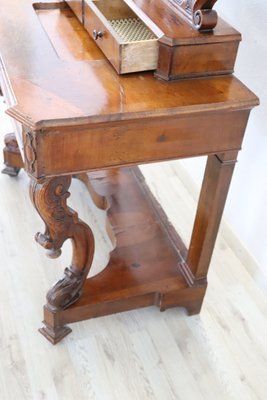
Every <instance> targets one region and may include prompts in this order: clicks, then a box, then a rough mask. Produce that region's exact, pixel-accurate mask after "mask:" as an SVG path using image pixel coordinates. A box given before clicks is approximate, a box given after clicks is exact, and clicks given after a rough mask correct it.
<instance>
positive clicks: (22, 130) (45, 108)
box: [0, 0, 258, 344]
mask: <svg viewBox="0 0 267 400" xmlns="http://www.w3.org/2000/svg"><path fill="white" fill-rule="evenodd" d="M33 3H34V2H33V1H32V0H13V1H12V2H10V1H8V0H3V1H2V4H1V9H0V52H1V71H0V75H1V78H0V79H1V88H2V92H3V94H4V96H5V99H6V102H7V104H8V110H7V114H8V115H9V116H10V117H11V118H12V121H13V123H14V131H15V133H14V134H10V135H8V136H7V137H6V139H5V149H4V157H5V164H6V168H5V170H4V171H3V172H5V173H7V174H8V175H11V176H16V175H17V173H18V172H19V169H20V168H25V170H26V171H27V173H28V175H29V177H30V180H31V184H30V196H31V199H32V202H33V205H34V206H35V208H36V210H37V212H38V213H39V214H40V216H41V217H42V219H43V221H44V222H45V225H46V229H45V232H44V233H38V234H37V235H36V240H37V242H38V243H39V244H41V245H42V246H43V247H44V248H45V249H47V252H48V256H49V257H52V258H53V257H58V256H59V255H60V252H61V250H60V249H61V247H62V245H63V243H64V241H65V240H67V239H71V240H72V243H73V258H72V261H71V263H70V266H66V267H67V268H66V270H65V274H64V277H63V278H62V280H60V281H59V282H58V283H56V285H55V286H53V287H52V288H51V289H50V290H49V291H48V294H47V304H46V305H45V307H44V327H43V328H42V329H41V330H40V331H41V333H42V334H43V335H44V336H45V337H46V338H47V339H48V340H50V341H51V342H52V343H53V344H55V343H57V342H59V341H60V340H61V339H62V338H63V337H64V336H66V335H67V334H68V333H69V332H70V331H71V330H70V328H69V327H68V326H67V325H66V324H68V323H72V322H76V321H81V320H84V319H88V318H91V317H97V316H100V315H107V314H110V313H115V312H120V311H124V310H130V309H134V308H138V307H145V306H149V305H156V306H158V307H159V308H160V310H165V309H167V308H169V307H176V306H181V307H185V308H186V309H187V311H188V313H189V314H196V313H199V312H200V309H201V305H202V302H203V298H204V295H205V291H206V288H207V272H208V268H209V263H210V259H211V256H212V251H213V247H214V243H215V240H216V236H217V232H218V228H219V224H220V220H221V216H222V213H223V209H224V204H225V200H226V197H227V192H228V189H229V185H230V181H231V177H232V173H233V169H234V166H235V163H236V160H237V155H238V152H239V150H240V149H241V144H242V140H243V136H244V132H245V128H246V125H247V121H248V117H249V113H250V111H251V109H252V108H253V107H254V106H256V105H257V104H258V99H257V97H256V96H255V95H254V94H253V93H252V92H251V91H250V90H249V89H247V88H246V87H245V86H244V85H243V84H242V83H241V82H240V81H239V80H238V79H236V78H235V77H234V76H233V75H231V74H230V72H231V71H228V72H227V74H226V75H225V76H213V77H203V78H195V79H187V80H174V81H171V82H168V81H167V80H160V79H156V78H155V76H154V73H153V72H138V73H133V74H126V75H119V74H118V73H117V72H116V71H115V69H114V68H113V66H112V65H111V64H110V63H109V62H108V61H107V59H106V57H105V55H104V54H103V53H102V52H101V50H100V49H99V48H98V47H97V46H96V44H95V42H94V40H93V39H91V38H90V36H89V35H88V32H87V31H86V30H85V29H84V28H83V26H82V25H81V23H80V22H79V21H78V19H77V18H76V17H75V15H74V14H73V12H72V11H71V9H70V8H69V7H68V6H67V4H66V3H65V2H62V1H45V3H39V4H35V5H34V6H33ZM68 3H70V6H72V7H73V9H76V11H77V7H78V8H79V7H80V4H79V2H70V1H69V2H68ZM135 3H136V4H137V5H138V3H139V5H140V4H141V3H144V2H141V1H139V2H135ZM213 3H214V2H213ZM158 4H159V3H158ZM79 9H80V8H79ZM150 11H151V9H150ZM82 18H83V17H82V14H81V18H80V19H81V20H82ZM185 24H187V22H186V21H185ZM219 24H221V25H220V26H221V28H220V29H225V30H227V29H229V28H228V27H226V25H222V24H223V23H222V22H220V23H219ZM189 28H190V29H191V31H192V33H191V35H192V36H194V35H195V36H197V35H200V33H198V32H196V31H195V30H194V29H193V28H191V27H189ZM189 28H186V29H189ZM216 32H217V31H216V30H215V35H216V34H217V33H216ZM233 36H234V41H235V43H236V41H238V40H239V38H238V35H237V34H236V33H234V34H233ZM194 40H195V39H194ZM201 40H202V39H201ZM216 40H217V39H216ZM231 46H232V45H231ZM235 46H236V45H235ZM231 49H233V47H231ZM207 51H209V52H210V48H209V49H208V50H207ZM231 51H232V50H231ZM234 58H235V57H234V55H233V54H232V63H233V59H234ZM223 59H224V60H225V55H224V57H223ZM206 62H207V61H206ZM202 64H203V63H202ZM173 68H174V72H173V75H174V74H176V73H177V74H180V72H179V71H178V72H177V71H176V70H175V68H176V67H175V65H174V67H173ZM212 68H213V69H214V63H213V67H212V66H211V69H212ZM216 68H217V67H216ZM217 69H218V68H217ZM175 71H176V72H175ZM157 75H158V76H160V75H162V76H163V75H164V74H163V73H162V74H160V73H158V74H157ZM173 75H172V76H173ZM207 75H218V74H217V73H211V72H210V71H209V73H207ZM203 155H207V156H208V158H207V165H206V171H205V176H204V180H203V185H202V189H201V194H200V198H199V203H198V207H197V213H196V218H195V224H194V228H193V232H192V237H191V242H190V246H189V248H188V249H186V248H185V246H184V244H183V243H182V241H181V239H180V237H179V235H178V233H176V232H175V230H174V228H173V227H172V226H171V224H170V223H169V221H168V219H167V217H166V216H165V214H164V211H163V210H162V208H161V207H160V205H159V204H158V203H157V201H156V200H155V199H154V198H153V196H152V194H151V193H150V191H149V189H148V187H147V186H146V183H145V181H144V178H143V177H142V174H141V172H140V171H139V169H138V167H137V165H138V164H141V163H149V162H154V161H163V160H172V159H179V158H186V157H195V156H203ZM72 177H76V178H79V179H81V180H82V181H83V182H84V183H85V184H86V185H87V187H88V189H89V191H90V193H91V195H92V197H93V199H94V201H95V203H96V204H97V206H98V207H100V208H102V209H106V210H107V229H108V232H109V235H110V237H111V239H112V241H113V243H114V244H115V249H114V250H113V251H112V253H111V255H110V261H109V263H108V265H107V267H106V268H105V269H104V270H103V271H102V272H101V273H100V274H98V275H96V276H94V277H92V278H89V279H87V274H88V271H89V269H90V266H91V263H92V258H93V255H94V237H93V234H92V232H91V229H90V227H89V226H88V225H87V224H86V223H84V222H83V221H81V220H80V219H79V218H78V216H77V214H76V213H75V211H73V210H71V209H70V208H68V206H67V198H68V197H69V193H68V189H69V186H70V183H71V179H72ZM25 268H27V266H26V265H25ZM29 284H32V282H31V283H29Z"/></svg>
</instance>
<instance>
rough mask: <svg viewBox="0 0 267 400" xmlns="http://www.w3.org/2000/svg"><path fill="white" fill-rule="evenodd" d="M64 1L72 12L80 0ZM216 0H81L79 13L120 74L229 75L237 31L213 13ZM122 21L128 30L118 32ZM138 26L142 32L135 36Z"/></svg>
mask: <svg viewBox="0 0 267 400" xmlns="http://www.w3.org/2000/svg"><path fill="white" fill-rule="evenodd" d="M67 3H68V4H69V5H70V6H71V7H72V9H73V11H74V12H75V13H76V14H77V8H78V3H79V0H76V1H73V0H72V1H67ZM215 3H216V0H212V1H210V2H204V1H203V0H202V1H200V0H193V1H191V2H190V7H191V8H189V5H188V6H187V3H186V2H185V1H180V0H149V1H147V0H94V1H92V0H80V4H81V9H82V17H81V16H80V9H79V15H78V17H79V18H80V20H82V21H83V23H84V26H85V28H86V30H87V31H88V32H89V34H90V35H91V36H92V37H93V38H94V39H95V40H96V43H97V45H98V46H99V47H100V49H101V50H102V51H103V53H104V54H105V55H106V57H107V58H108V60H109V61H110V62H111V64H112V65H113V66H114V68H115V69H116V71H117V72H118V73H119V74H124V73H128V72H137V71H146V70H155V75H156V76H157V77H160V78H162V79H164V80H175V79H182V78H192V77H201V76H210V75H226V74H232V73H233V71H234V65H235V60H236V56H237V51H238V47H239V42H240V40H241V35H240V33H239V32H237V31H236V30H235V29H233V28H232V27H231V26H230V25H228V24H227V23H226V22H224V21H223V20H222V19H220V18H217V13H216V12H215V11H214V10H212V7H213V5H214V4H215ZM180 4H181V5H180ZM207 4H209V5H207ZM200 5H202V7H210V9H205V8H204V9H199V8H200ZM127 21H128V22H127ZM135 23H136V26H134V25H135ZM125 24H126V25H125ZM127 24H128V26H127ZM131 24H132V28H133V29H132V28H131ZM122 26H124V27H125V28H126V29H125V30H126V31H128V33H129V32H130V35H128V36H127V35H126V36H125V37H124V36H123V35H122V34H121V32H122V31H121V28H122ZM138 26H142V27H143V32H144V35H143V36H141V37H138V36H137V37H135V36H134V33H135V32H136V29H138ZM128 28H129V29H128ZM131 29H132V31H131ZM201 29H203V30H201ZM124 33H125V31H124Z"/></svg>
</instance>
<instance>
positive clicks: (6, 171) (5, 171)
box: [2, 166, 20, 178]
mask: <svg viewBox="0 0 267 400" xmlns="http://www.w3.org/2000/svg"><path fill="white" fill-rule="evenodd" d="M19 171H20V168H16V167H11V166H6V167H5V168H4V169H3V170H2V174H5V175H9V176H11V177H12V178H15V177H16V176H18V173H19Z"/></svg>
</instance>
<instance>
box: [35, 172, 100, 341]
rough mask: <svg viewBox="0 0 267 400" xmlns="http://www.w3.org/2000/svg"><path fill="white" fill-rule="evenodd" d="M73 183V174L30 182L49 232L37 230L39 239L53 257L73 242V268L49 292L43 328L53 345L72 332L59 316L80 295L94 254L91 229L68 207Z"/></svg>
mask: <svg viewBox="0 0 267 400" xmlns="http://www.w3.org/2000/svg"><path fill="white" fill-rule="evenodd" d="M70 183H71V177H70V176H61V177H55V178H50V179H45V180H43V181H42V182H36V181H34V180H32V181H31V185H30V196H31V200H32V202H33V204H34V206H35V208H36V210H37V211H38V213H39V214H40V216H41V218H42V219H43V221H44V222H45V233H43V234H42V233H37V235H36V241H37V242H38V243H39V244H40V245H41V246H43V247H44V248H45V249H47V250H48V256H49V257H51V258H56V257H59V256H60V254H61V247H62V245H63V243H64V242H65V240H67V239H70V240H71V241H72V245H73V257H72V262H71V265H70V267H67V268H66V269H65V273H64V277H63V278H62V279H60V280H59V281H58V282H57V283H56V284H55V285H54V286H53V287H52V288H51V289H50V290H49V291H48V293H47V305H46V306H45V320H44V327H43V328H42V329H41V330H40V331H41V333H42V334H43V335H44V336H45V337H46V338H47V339H48V340H50V341H51V342H52V343H53V344H55V343H57V342H59V341H60V340H61V339H62V338H63V337H64V336H66V335H67V334H68V333H69V332H70V331H71V330H70V329H69V328H68V327H66V326H64V325H63V326H61V324H60V319H59V318H58V315H59V314H60V311H61V310H64V309H66V308H67V307H69V306H70V305H71V304H73V303H74V302H76V301H77V300H78V299H79V298H80V296H81V294H82V288H83V285H84V283H85V280H86V277H87V275H88V272H89V270H90V267H91V264H92V260H93V255H94V237H93V233H92V231H91V229H90V228H89V226H88V225H86V224H85V223H84V222H83V221H81V220H80V219H79V218H78V215H77V213H76V212H75V211H73V210H72V209H71V208H69V207H68V206H67V198H68V197H69V196H70V193H69V192H68V189H69V186H70ZM46 315H49V318H46ZM51 316H52V317H51Z"/></svg>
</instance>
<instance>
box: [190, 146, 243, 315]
mask: <svg viewBox="0 0 267 400" xmlns="http://www.w3.org/2000/svg"><path fill="white" fill-rule="evenodd" d="M237 154H238V152H236V151H231V152H226V153H221V154H217V155H212V156H209V157H208V160H207V165H206V170H205V174H204V179H203V184H202V189H201V192H200V197H199V202H198V207H197V212H196V217H195V223H194V227H193V232H192V236H191V241H190V245H189V250H188V255H187V258H186V261H185V263H184V264H183V265H182V268H183V271H184V274H185V276H186V279H187V281H188V283H189V284H190V285H191V286H198V285H202V284H203V285H205V284H206V282H207V273H208V269H209V265H210V260H211V257H212V253H213V249H214V245H215V241H216V238H217V233H218V230H219V226H220V222H221V217H222V214H223V210H224V206H225V202H226V198H227V194H228V190H229V187H230V183H231V178H232V175H233V171H234V167H235V164H236V159H237ZM202 301H203V299H202ZM202 301H201V302H198V303H196V304H194V306H193V307H191V308H190V309H188V312H189V314H197V313H199V312H200V309H201V305H202Z"/></svg>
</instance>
